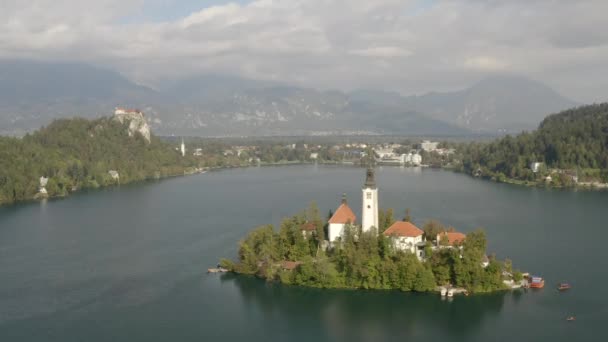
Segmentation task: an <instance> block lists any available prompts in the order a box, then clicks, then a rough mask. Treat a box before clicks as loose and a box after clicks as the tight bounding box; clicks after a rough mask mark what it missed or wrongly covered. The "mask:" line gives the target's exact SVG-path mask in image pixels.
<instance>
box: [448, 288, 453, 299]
mask: <svg viewBox="0 0 608 342" xmlns="http://www.w3.org/2000/svg"><path fill="white" fill-rule="evenodd" d="M448 297H454V290H453V289H449V290H448Z"/></svg>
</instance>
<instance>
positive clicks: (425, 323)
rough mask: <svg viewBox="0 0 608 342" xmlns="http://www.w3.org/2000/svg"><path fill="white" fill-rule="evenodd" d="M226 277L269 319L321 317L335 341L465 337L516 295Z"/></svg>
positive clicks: (327, 335)
mask: <svg viewBox="0 0 608 342" xmlns="http://www.w3.org/2000/svg"><path fill="white" fill-rule="evenodd" d="M222 282H231V283H234V284H235V285H236V287H237V288H238V289H239V291H240V293H241V295H242V297H243V300H244V302H245V304H246V305H248V306H255V307H256V308H258V309H259V310H260V311H261V312H262V313H263V316H264V320H272V324H277V322H276V319H277V317H279V318H282V317H289V319H285V320H284V321H283V322H281V324H286V325H292V324H294V322H295V323H296V324H297V323H298V322H299V323H302V322H304V321H306V320H308V319H310V318H311V317H315V318H316V319H319V320H320V322H318V324H319V325H320V328H321V330H322V334H323V337H325V338H328V339H335V340H346V339H356V340H364V341H377V340H395V339H399V338H412V337H421V336H423V335H424V336H426V337H429V336H433V337H436V338H444V337H448V336H449V337H451V338H454V337H460V338H463V339H465V338H468V337H470V336H474V335H475V334H476V333H477V330H478V329H480V327H482V326H483V324H482V322H483V321H484V320H486V319H488V318H490V317H493V316H496V315H498V313H499V312H500V311H501V310H502V309H503V305H504V302H505V297H506V296H511V295H512V294H507V293H498V294H491V295H476V296H470V297H457V298H455V299H454V300H453V301H447V300H445V301H442V300H441V298H440V297H439V295H432V294H415V293H403V292H398V291H350V290H322V289H309V288H301V287H291V286H282V285H280V284H268V283H265V282H264V281H262V280H259V279H255V278H252V277H244V276H235V275H224V276H223V277H222ZM518 297H519V296H518ZM514 299H515V298H514Z"/></svg>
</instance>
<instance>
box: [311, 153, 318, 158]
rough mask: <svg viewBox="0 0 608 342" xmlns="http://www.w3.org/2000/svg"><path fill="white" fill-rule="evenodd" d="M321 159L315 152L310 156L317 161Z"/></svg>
mask: <svg viewBox="0 0 608 342" xmlns="http://www.w3.org/2000/svg"><path fill="white" fill-rule="evenodd" d="M317 158H319V154H318V153H317V152H313V153H311V154H310V159H317Z"/></svg>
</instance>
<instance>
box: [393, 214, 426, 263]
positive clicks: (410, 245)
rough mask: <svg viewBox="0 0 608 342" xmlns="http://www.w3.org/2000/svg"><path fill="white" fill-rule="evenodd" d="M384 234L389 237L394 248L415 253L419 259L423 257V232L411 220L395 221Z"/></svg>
mask: <svg viewBox="0 0 608 342" xmlns="http://www.w3.org/2000/svg"><path fill="white" fill-rule="evenodd" d="M384 235H385V236H387V237H390V238H391V240H392V243H393V247H394V248H395V249H398V250H402V251H406V252H410V253H413V254H416V256H417V257H418V259H420V260H422V259H423V258H424V237H423V235H424V232H423V231H422V230H421V229H420V228H418V227H416V226H415V225H414V224H412V223H411V222H405V221H397V222H395V223H393V225H391V226H390V227H389V228H388V229H387V230H385V231H384Z"/></svg>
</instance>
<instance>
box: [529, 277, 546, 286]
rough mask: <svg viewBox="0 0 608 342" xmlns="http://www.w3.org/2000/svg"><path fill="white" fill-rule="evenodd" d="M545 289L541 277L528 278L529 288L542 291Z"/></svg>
mask: <svg viewBox="0 0 608 342" xmlns="http://www.w3.org/2000/svg"><path fill="white" fill-rule="evenodd" d="M543 287H545V280H544V279H543V278H541V277H536V276H532V277H531V278H530V288H533V289H542V288H543Z"/></svg>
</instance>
